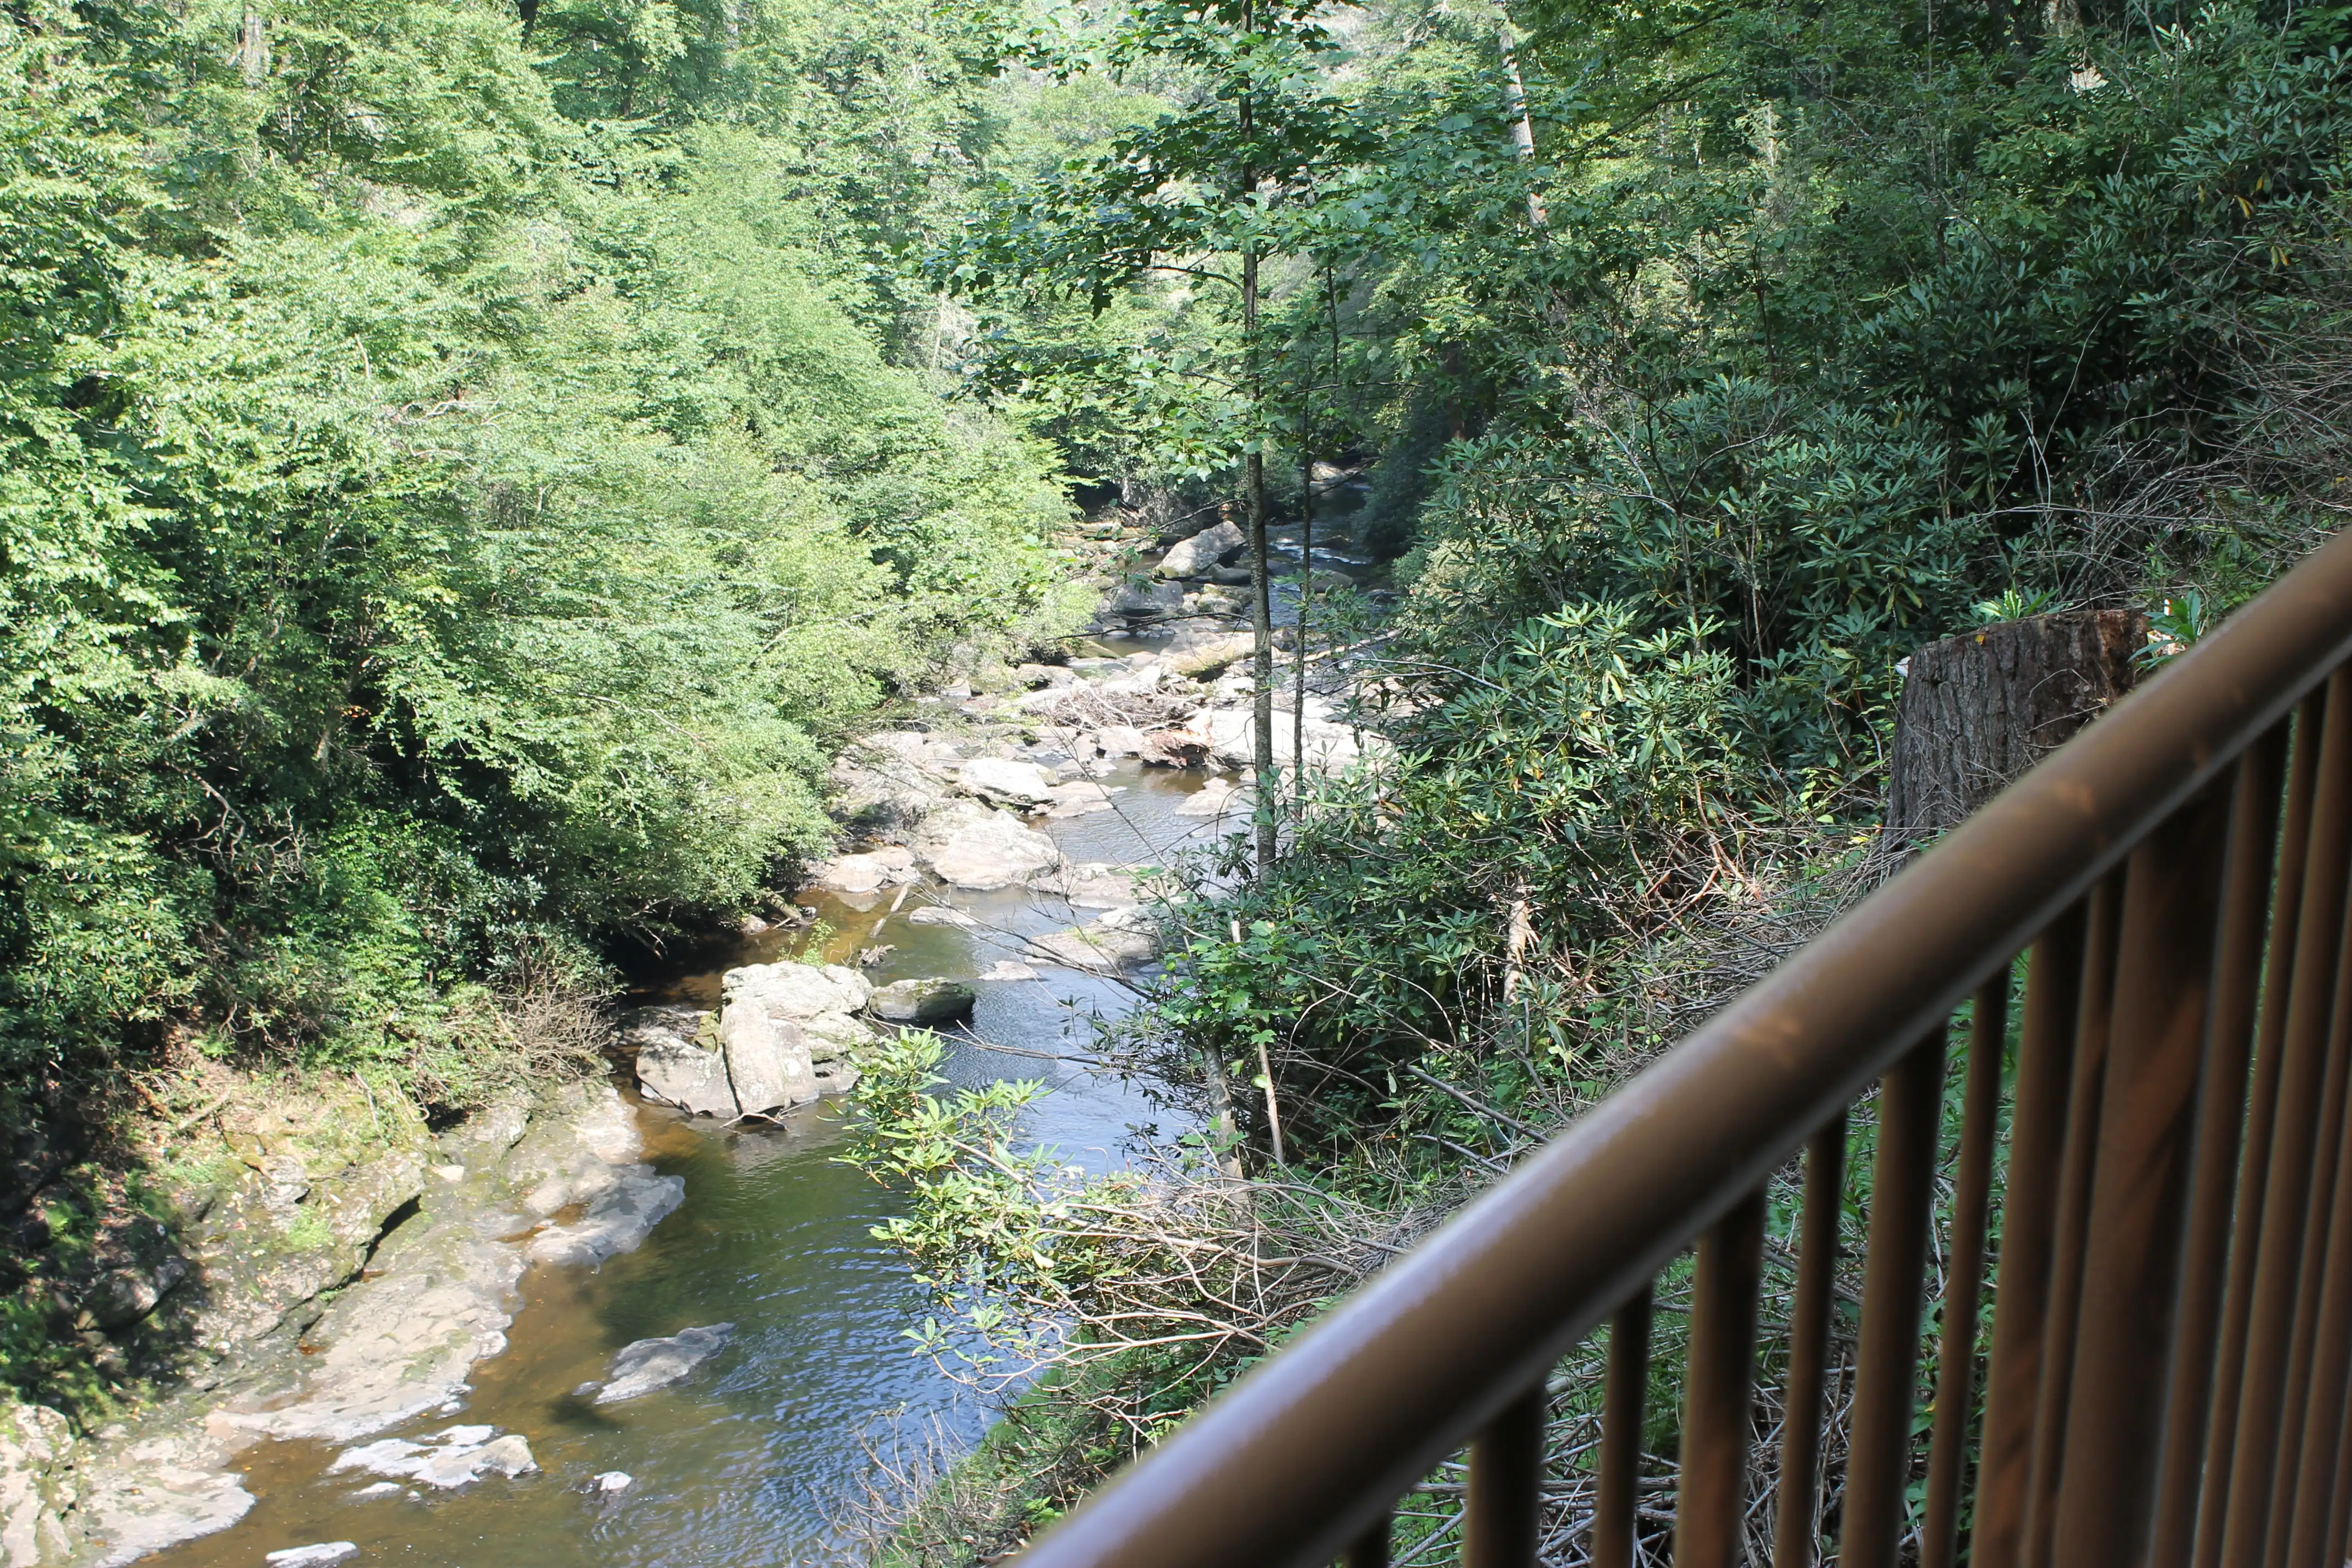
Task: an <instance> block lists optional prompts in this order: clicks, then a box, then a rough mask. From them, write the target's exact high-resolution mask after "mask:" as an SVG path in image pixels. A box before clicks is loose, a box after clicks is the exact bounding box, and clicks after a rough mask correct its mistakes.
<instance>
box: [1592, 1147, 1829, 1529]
mask: <svg viewBox="0 0 2352 1568" xmlns="http://www.w3.org/2000/svg"><path fill="white" fill-rule="evenodd" d="M1845 1120H1846V1113H1845V1112H1844V1111H1843V1110H1841V1111H1839V1112H1838V1113H1837V1114H1836V1115H1835V1116H1833V1117H1832V1118H1830V1120H1829V1121H1828V1122H1827V1123H1826V1124H1825V1125H1824V1126H1823V1127H1822V1130H1821V1131H1818V1132H1816V1133H1814V1134H1813V1136H1812V1139H1811V1142H1808V1143H1807V1144H1806V1145H1805V1206H1804V1213H1803V1216H1802V1217H1801V1220H1800V1221H1799V1226H1800V1230H1799V1235H1798V1238H1797V1305H1796V1314H1795V1316H1794V1318H1793V1319H1791V1321H1790V1324H1789V1386H1788V1392H1787V1396H1786V1397H1785V1399H1784V1400H1783V1401H1782V1405H1783V1410H1784V1415H1783V1417H1782V1419H1781V1423H1780V1505H1779V1518H1778V1519H1776V1520H1775V1521H1773V1530H1772V1568H1812V1565H1813V1560H1814V1556H1815V1552H1816V1542H1815V1540H1814V1534H1813V1530H1814V1524H1815V1522H1816V1521H1817V1520H1818V1518H1819V1516H1820V1510H1821V1486H1822V1481H1821V1468H1822V1414H1823V1412H1822V1404H1823V1402H1824V1398H1823V1396H1824V1394H1825V1392H1826V1391H1825V1389H1824V1386H1823V1381H1824V1379H1825V1377H1826V1376H1827V1373H1828V1371H1829V1347H1830V1309H1831V1308H1832V1305H1834V1304H1835V1301H1836V1299H1837V1292H1836V1286H1837V1257H1838V1220H1839V1216H1840V1215H1841V1214H1842V1213H1843V1210H1844V1207H1845ZM1593 1568H1618V1565H1612V1564H1607V1563H1601V1561H1600V1559H1599V1558H1598V1557H1596V1558H1595V1559H1594V1561H1593Z"/></svg>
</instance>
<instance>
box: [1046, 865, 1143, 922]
mask: <svg viewBox="0 0 2352 1568" xmlns="http://www.w3.org/2000/svg"><path fill="white" fill-rule="evenodd" d="M1029 885H1030V886H1031V887H1032V888H1034V889H1036V890H1037V891H1039V892H1041V893H1045V894H1049V895H1051V896H1053V897H1055V898H1057V899H1060V900H1062V901H1063V902H1065V903H1066V904H1069V905H1072V906H1073V907H1075V908H1077V909H1082V910H1123V909H1129V908H1132V907H1133V906H1134V904H1135V901H1136V896H1137V893H1138V891H1139V889H1138V888H1137V885H1136V879H1135V876H1134V874H1133V873H1131V872H1129V871H1126V870H1123V869H1121V868H1118V867H1117V866H1113V865H1111V864H1110V863H1109V862H1108V861H1106V860H1089V861H1087V862H1086V863H1084V864H1083V865H1076V866H1065V867H1063V868H1060V869H1059V870H1057V871H1054V872H1049V873H1048V874H1046V875H1045V876H1043V877H1040V878H1038V879H1036V880H1035V881H1033V882H1031V883H1030V884H1029Z"/></svg>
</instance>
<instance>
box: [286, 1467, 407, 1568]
mask: <svg viewBox="0 0 2352 1568" xmlns="http://www.w3.org/2000/svg"><path fill="white" fill-rule="evenodd" d="M377 1484H378V1485H383V1484H385V1483H383V1482H378V1483H377ZM359 1554H360V1549H359V1547H358V1546H357V1545H355V1544H353V1543H352V1542H348V1541H321V1542H318V1543H317V1544H316V1545H313V1546H289V1547H286V1548H284V1549H283V1550H280V1551H277V1552H263V1553H262V1554H261V1560H262V1561H263V1562H264V1563H268V1564H269V1568H330V1565H331V1564H332V1563H348V1562H350V1561H351V1560H352V1558H354V1557H357V1556H358V1555H359Z"/></svg>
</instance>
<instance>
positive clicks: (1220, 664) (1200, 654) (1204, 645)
mask: <svg viewBox="0 0 2352 1568" xmlns="http://www.w3.org/2000/svg"><path fill="white" fill-rule="evenodd" d="M1256 647H1257V639H1255V637H1251V636H1250V634H1249V633H1247V632H1219V631H1203V630H1201V629H1198V628H1196V627H1192V626H1187V627H1185V628H1184V629H1183V630H1182V631H1181V632H1178V633H1177V634H1176V638H1175V640H1174V641H1173V642H1171V643H1170V644H1169V645H1168V647H1167V649H1166V651H1165V653H1164V654H1163V655H1162V656H1161V657H1162V658H1165V659H1166V660H1167V661H1168V668H1170V669H1171V670H1172V671H1174V672H1175V673H1176V674H1178V675H1194V676H1198V675H1215V674H1217V673H1218V672H1219V671H1221V670H1223V668H1225V667H1226V666H1228V665H1230V664H1233V663H1234V662H1235V661H1237V660H1240V659H1244V658H1248V657H1249V656H1250V655H1251V653H1252V652H1254V651H1255V649H1256Z"/></svg>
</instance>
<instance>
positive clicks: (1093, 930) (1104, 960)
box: [1029, 909, 1160, 973]
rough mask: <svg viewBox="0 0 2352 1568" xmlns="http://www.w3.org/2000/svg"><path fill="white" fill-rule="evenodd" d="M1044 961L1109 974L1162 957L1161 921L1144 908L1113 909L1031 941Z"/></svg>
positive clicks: (1035, 950) (1032, 946)
mask: <svg viewBox="0 0 2352 1568" xmlns="http://www.w3.org/2000/svg"><path fill="white" fill-rule="evenodd" d="M1029 945H1030V947H1031V948H1032V949H1033V950H1034V952H1036V953H1037V954H1038V955H1039V956H1040V957H1043V958H1046V959H1049V960H1051V961H1052V962H1054V963H1058V964H1061V965H1063V966H1064V967H1066V968H1069V969H1084V970H1091V971H1093V972H1095V973H1109V972H1111V971H1113V970H1116V969H1118V967H1119V966H1120V965H1122V964H1127V963H1143V962H1145V961H1146V960H1148V959H1152V958H1156V957H1158V956H1159V954H1160V922H1159V921H1156V920H1154V919H1153V918H1152V917H1151V915H1150V912H1149V911H1147V910H1141V909H1125V910H1112V911H1111V912H1110V913H1108V914H1107V915H1104V916H1103V917H1102V918H1101V919H1099V920H1093V921H1087V923H1086V924H1084V925H1081V926H1074V927H1072V928H1071V929H1069V930H1068V931H1055V932H1053V933H1052V934H1050V935H1047V936H1041V937H1038V938H1036V939H1035V940H1034V941H1033V942H1031V943H1030V944H1029Z"/></svg>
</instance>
